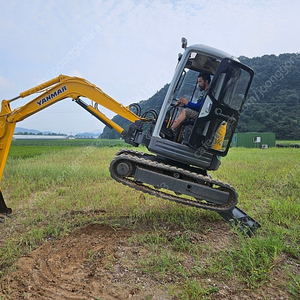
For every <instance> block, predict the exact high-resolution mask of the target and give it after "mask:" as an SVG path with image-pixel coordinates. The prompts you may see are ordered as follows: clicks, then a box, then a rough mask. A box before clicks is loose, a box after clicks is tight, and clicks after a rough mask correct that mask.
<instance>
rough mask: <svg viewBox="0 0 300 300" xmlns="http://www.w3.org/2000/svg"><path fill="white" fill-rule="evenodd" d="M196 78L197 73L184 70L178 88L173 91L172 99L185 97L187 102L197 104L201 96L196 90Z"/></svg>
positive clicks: (197, 89)
mask: <svg viewBox="0 0 300 300" xmlns="http://www.w3.org/2000/svg"><path fill="white" fill-rule="evenodd" d="M198 76H199V71H198V72H196V71H193V70H189V69H187V68H185V69H184V71H183V72H182V75H181V78H180V80H179V86H178V87H177V88H176V90H175V94H174V98H175V99H180V98H181V97H184V96H185V97H187V99H188V101H192V102H197V100H198V99H199V98H200V96H201V92H200V90H199V88H198Z"/></svg>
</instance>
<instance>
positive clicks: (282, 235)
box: [0, 140, 300, 300]
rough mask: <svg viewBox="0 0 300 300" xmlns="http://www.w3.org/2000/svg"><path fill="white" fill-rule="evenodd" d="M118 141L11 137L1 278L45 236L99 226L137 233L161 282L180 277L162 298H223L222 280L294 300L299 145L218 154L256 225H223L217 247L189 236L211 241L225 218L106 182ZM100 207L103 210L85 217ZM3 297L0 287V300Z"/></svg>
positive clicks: (299, 283)
mask: <svg viewBox="0 0 300 300" xmlns="http://www.w3.org/2000/svg"><path fill="white" fill-rule="evenodd" d="M124 147H126V146H125V144H124V143H123V142H122V141H107V140H103V141H102V140H97V141H95V140H86V141H77V140H72V141H13V144H12V147H11V150H10V153H9V157H8V161H7V164H6V168H5V171H4V175H3V179H2V183H1V187H2V191H3V195H4V198H5V200H6V203H7V205H8V206H9V207H11V208H12V209H13V217H12V218H6V219H5V221H4V223H0V228H1V233H0V243H1V244H0V245H1V248H0V283H1V277H2V278H5V276H7V274H9V273H10V272H12V271H14V269H15V268H14V263H15V262H16V261H17V260H18V259H19V258H20V257H21V256H23V255H25V254H28V253H30V252H31V251H32V250H34V249H36V248H37V247H39V246H41V245H42V244H44V243H46V242H47V241H50V240H51V241H53V240H56V239H60V238H62V237H64V236H66V235H68V234H70V232H72V231H73V230H74V229H75V228H79V227H82V226H85V225H87V224H105V225H109V226H111V227H112V228H116V227H126V228H129V229H131V230H133V232H135V234H133V236H132V237H131V238H130V241H129V242H130V243H131V244H132V245H143V247H146V248H147V249H150V250H151V255H150V256H147V258H144V259H143V260H140V261H138V270H139V271H141V270H142V271H141V272H144V273H147V274H152V276H154V274H156V275H155V276H156V277H157V280H158V281H157V285H159V281H161V282H162V283H164V282H166V281H165V279H166V278H167V276H170V274H172V276H175V278H177V279H178V280H175V282H172V284H168V285H165V286H164V288H165V289H168V293H169V295H170V298H168V299H226V298H222V297H221V296H222V293H221V290H222V288H221V285H223V286H225V285H227V284H228V282H231V283H232V284H236V286H238V291H237V293H238V292H240V293H241V294H239V295H240V296H242V295H244V294H243V293H242V292H244V293H245V294H247V293H248V294H247V295H250V296H251V295H252V296H253V295H254V294H253V293H255V295H259V297H258V298H257V299H271V298H269V297H268V296H267V295H268V294H267V292H266V290H268V287H270V285H272V286H273V287H274V286H275V287H276V289H278V290H281V291H283V292H284V295H285V296H287V295H288V299H300V275H299V274H300V236H299V229H300V218H299V215H300V201H299V198H300V174H299V172H300V149H295V148H269V149H244V148H233V149H231V150H230V151H229V154H228V156H227V157H225V158H222V165H221V167H220V169H219V170H218V171H217V172H213V173H211V174H212V176H213V177H215V178H218V179H219V180H222V181H224V182H227V183H229V184H231V185H232V186H234V187H235V189H236V190H237V192H238V193H239V204H238V206H239V208H241V209H243V210H244V211H246V212H247V213H248V214H249V215H250V216H251V217H253V218H254V219H255V220H257V221H259V222H260V224H261V225H262V228H261V229H260V230H259V231H258V232H257V233H256V234H255V236H253V237H252V238H248V237H245V236H243V235H241V234H240V233H239V232H237V231H235V230H234V229H232V228H230V227H229V226H228V227H227V225H226V229H227V230H228V232H230V236H229V237H230V238H229V240H228V241H227V242H226V243H227V244H226V246H225V247H221V246H220V244H219V243H220V240H219V241H218V240H217V239H216V240H214V241H210V240H207V242H206V243H204V242H203V241H202V242H201V241H198V242H195V240H193V239H192V237H193V236H195V235H198V236H199V234H201V235H202V236H203V238H205V237H207V236H210V237H213V236H214V233H213V228H214V224H215V223H217V224H223V223H222V222H223V221H222V219H221V218H220V216H219V215H218V214H216V213H214V212H211V211H204V210H199V209H198V210H197V209H194V208H190V207H185V206H181V205H178V204H175V203H172V202H169V201H166V200H161V199H157V198H154V197H151V196H149V195H144V194H143V195H141V194H140V193H139V192H137V191H135V190H131V189H129V188H126V187H124V186H122V185H120V184H118V183H116V182H115V181H113V179H111V177H110V174H109V170H108V169H109V164H110V161H111V160H112V159H113V157H114V154H115V153H116V152H117V151H118V150H119V149H121V148H124ZM137 150H139V151H146V149H145V148H143V147H139V148H138V149H137ZM97 211H105V214H103V213H99V214H97V213H93V214H92V213H91V212H97ZM141 228H147V231H144V232H142V233H141V232H140V229H141ZM174 228H175V229H176V230H175V231H174V232H173V233H174V235H172V238H170V232H171V231H172V230H173V229H174ZM176 232H180V234H177V235H176V234H175V233H176ZM214 243H215V246H214ZM187 255H188V256H189V257H191V259H192V262H193V263H192V265H191V264H189V266H188V267H187V265H185V263H184V258H185V257H187ZM200 257H201V259H200ZM112 264H113V262H112ZM157 274H159V275H157ZM279 274H280V275H279ZM278 278H279V279H278ZM179 279H180V280H179ZM276 280H277V281H276ZM212 281H213V282H214V284H213V283H212ZM2 287H3V286H2ZM6 297H8V296H7V294H2V293H1V291H0V299H1V300H3V299H11V298H9V297H8V298H6ZM172 297H173V298H172ZM272 297H273V298H272V299H287V298H279V297H278V298H276V297H275V298H274V296H272ZM24 299H27V298H24ZM28 299H30V298H28ZM94 299H96V298H94ZM98 299H100V298H98ZM145 299H154V298H151V295H149V297H148V298H145ZM236 299H238V298H236ZM253 299H255V297H254V298H253Z"/></svg>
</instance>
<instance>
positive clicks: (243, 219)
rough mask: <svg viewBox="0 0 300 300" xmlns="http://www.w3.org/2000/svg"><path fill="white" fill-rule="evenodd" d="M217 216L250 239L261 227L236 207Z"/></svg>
mask: <svg viewBox="0 0 300 300" xmlns="http://www.w3.org/2000/svg"><path fill="white" fill-rule="evenodd" d="M219 214H220V216H221V217H222V218H224V219H225V220H226V221H227V222H229V223H230V224H231V225H232V226H233V227H235V228H237V229H238V230H239V231H241V232H242V233H243V234H246V235H248V236H250V237H251V236H252V235H253V234H254V233H255V232H256V230H257V229H259V228H261V225H260V224H259V223H258V222H257V221H255V220H254V219H252V218H251V217H250V216H248V215H247V214H246V213H245V212H244V211H242V210H241V209H239V208H238V207H234V208H233V209H231V210H228V211H224V212H223V211H222V212H219Z"/></svg>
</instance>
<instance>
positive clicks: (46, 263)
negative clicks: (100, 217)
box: [0, 222, 288, 300]
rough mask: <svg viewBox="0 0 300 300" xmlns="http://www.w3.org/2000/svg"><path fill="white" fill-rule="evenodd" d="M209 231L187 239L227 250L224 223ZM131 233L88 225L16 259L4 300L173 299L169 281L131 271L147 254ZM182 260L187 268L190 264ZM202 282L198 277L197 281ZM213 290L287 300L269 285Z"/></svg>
mask: <svg viewBox="0 0 300 300" xmlns="http://www.w3.org/2000/svg"><path fill="white" fill-rule="evenodd" d="M213 227H214V228H212V231H210V232H206V234H200V233H199V234H196V233H194V234H193V235H192V236H191V238H192V239H195V242H197V243H199V242H202V243H204V244H205V245H209V244H210V245H211V243H212V244H213V245H214V247H212V248H215V249H214V250H215V251H216V250H218V249H224V247H228V243H230V240H232V238H233V233H230V231H229V230H228V227H227V226H226V225H225V224H224V222H216V223H214V225H213ZM133 234H135V235H136V234H137V232H136V231H135V232H132V231H131V230H129V229H125V228H119V229H112V228H111V227H108V226H104V225H99V224H93V225H87V226H85V227H83V228H78V229H76V230H74V231H73V232H71V233H70V234H69V235H67V236H64V237H63V238H61V239H59V240H56V241H49V242H47V243H45V244H43V245H42V246H41V247H39V248H38V249H36V250H34V251H32V252H31V253H30V254H29V255H27V256H23V257H21V258H20V259H19V260H18V261H17V262H16V263H15V268H16V270H15V271H13V272H11V273H9V274H8V275H7V276H6V277H4V278H2V281H1V291H2V294H4V295H5V298H4V299H8V300H18V299H39V300H46V299H47V300H48V299H55V300H59V299H64V300H65V299H66V300H67V299H77V300H81V299H82V300H87V299H94V300H95V299H99V300H100V299H102V300H103V299H105V300H111V299H130V298H133V299H155V300H159V299H179V298H177V297H176V296H173V297H172V296H170V294H169V291H170V290H169V288H168V287H169V286H170V285H172V284H174V283H175V282H174V279H173V278H172V276H169V277H167V278H166V279H165V280H163V281H161V280H159V279H158V278H159V277H156V276H155V275H153V274H149V273H146V272H143V271H140V269H139V268H138V267H137V265H138V264H137V262H138V261H141V260H142V259H147V258H148V257H149V256H150V255H151V250H150V249H149V248H147V247H145V246H143V245H137V244H136V245H133V243H129V241H128V239H129V238H130V237H131V236H133ZM168 234H169V236H168V239H172V238H174V236H173V235H176V234H180V232H178V231H170V233H168ZM212 248H210V250H212ZM186 261H189V263H190V264H191V267H192V264H193V260H192V259H190V258H189V259H187V260H186ZM207 280H209V279H208V278H204V279H203V282H205V281H207ZM218 291H219V292H218V293H217V294H216V295H214V296H215V298H214V296H213V295H210V299H265V297H267V299H288V298H287V297H282V296H279V297H277V296H278V295H279V291H278V288H277V287H276V288H275V287H274V286H273V287H272V285H269V286H268V287H266V289H265V290H264V291H260V292H258V291H256V292H255V291H245V290H243V289H242V288H241V287H239V286H237V284H236V282H226V285H225V284H223V283H220V284H219V285H218ZM0 294H1V293H0ZM174 294H177V295H178V294H180V291H174ZM268 297H270V298H268ZM0 298H1V297H0ZM1 299H2V298H1Z"/></svg>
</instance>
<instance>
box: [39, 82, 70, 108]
mask: <svg viewBox="0 0 300 300" xmlns="http://www.w3.org/2000/svg"><path fill="white" fill-rule="evenodd" d="M66 90H67V87H66V86H65V85H64V86H62V87H61V88H60V89H57V90H56V91H54V92H53V93H51V94H49V95H48V96H46V97H45V98H43V99H41V100H39V101H37V102H36V103H37V104H38V105H39V106H41V105H43V104H45V103H47V102H48V101H50V100H52V99H53V98H56V97H57V96H58V95H59V94H61V93H64V92H65V91H66Z"/></svg>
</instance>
